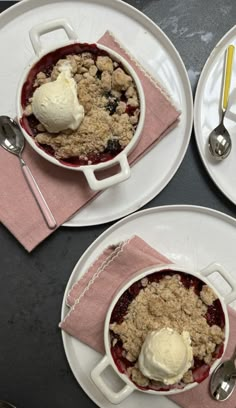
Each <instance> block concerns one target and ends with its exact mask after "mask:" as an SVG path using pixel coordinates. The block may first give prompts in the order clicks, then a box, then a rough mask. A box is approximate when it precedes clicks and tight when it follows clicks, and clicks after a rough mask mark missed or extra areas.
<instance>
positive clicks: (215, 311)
mask: <svg viewBox="0 0 236 408" xmlns="http://www.w3.org/2000/svg"><path fill="white" fill-rule="evenodd" d="M178 273H179V274H180V278H181V282H182V284H183V285H184V286H185V287H186V288H190V287H194V291H195V293H196V295H198V296H199V295H200V292H201V289H202V286H203V285H205V282H203V281H202V280H201V279H198V278H197V277H195V276H192V275H190V274H187V273H184V272H177V271H172V270H165V271H163V272H154V273H152V274H151V275H149V276H147V279H148V283H151V282H159V281H160V280H161V279H163V278H164V277H165V276H172V275H175V274H178ZM141 289H143V286H142V284H141V280H140V281H137V282H135V283H133V284H132V285H131V286H130V287H129V289H127V290H126V291H125V292H124V293H123V295H121V297H120V298H119V300H118V302H117V303H116V305H115V307H114V309H113V312H112V314H111V319H110V323H115V322H116V323H118V324H119V323H122V321H123V319H124V316H125V315H126V312H127V309H128V306H129V304H130V303H131V302H132V301H133V300H134V298H135V297H136V296H137V295H138V294H139V292H140V290H141ZM205 317H206V320H207V322H208V324H209V325H210V326H212V325H214V324H216V325H218V326H220V327H221V329H223V328H224V327H225V316H224V312H223V309H222V306H221V303H220V301H219V299H216V300H215V301H214V302H213V305H211V306H208V308H207V312H206V316H205ZM110 336H111V342H112V340H113V339H116V344H115V345H114V346H111V354H112V357H113V359H114V361H115V364H116V366H117V368H118V370H119V371H120V372H121V373H123V374H127V369H128V367H132V366H134V365H135V364H136V361H134V362H132V363H131V362H130V361H128V360H127V359H126V358H125V357H124V356H123V346H122V341H121V339H120V338H119V335H116V334H114V333H113V332H112V331H111V332H110ZM223 351H224V344H223V343H222V344H220V345H219V346H217V348H216V350H215V352H214V354H213V357H214V360H216V359H217V358H220V357H221V356H222V354H223ZM209 371H210V365H208V364H206V363H205V362H204V361H203V360H199V359H197V358H195V359H194V367H193V369H192V373H193V378H194V381H195V382H198V383H200V382H202V381H203V380H204V379H205V378H207V377H208V375H209ZM135 385H136V386H137V387H138V388H139V389H141V390H143V391H147V390H155V391H170V390H172V389H181V388H184V387H185V386H186V384H184V383H182V382H181V381H180V382H179V383H178V384H173V385H164V384H161V385H160V386H158V385H155V386H154V385H151V386H147V387H141V386H140V385H138V384H135Z"/></svg>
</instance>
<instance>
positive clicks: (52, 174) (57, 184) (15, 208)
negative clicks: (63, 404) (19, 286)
mask: <svg viewBox="0 0 236 408" xmlns="http://www.w3.org/2000/svg"><path fill="white" fill-rule="evenodd" d="M99 42H100V43H101V44H103V45H106V46H108V47H110V48H111V49H113V50H115V51H117V52H118V53H119V54H120V55H122V56H123V57H125V58H126V60H127V61H128V62H129V63H130V64H131V65H132V66H133V68H134V69H135V71H136V73H137V75H138V76H139V78H140V80H141V82H142V85H143V89H144V93H145V98H146V106H147V107H146V118H145V123H144V128H143V132H142V136H141V139H140V141H139V143H138V145H137V147H136V148H135V150H134V151H133V152H132V154H130V156H129V162H130V164H132V163H134V161H136V160H138V159H139V158H140V157H141V156H142V155H143V154H144V153H145V152H146V151H147V150H148V149H150V148H151V146H152V145H153V143H154V142H156V141H157V140H159V139H160V138H161V137H163V136H164V135H165V134H166V133H167V132H168V131H169V130H170V129H171V128H172V127H173V126H175V125H176V124H177V119H178V117H179V112H178V111H177V109H176V108H175V107H174V105H173V103H172V102H171V101H170V99H169V98H168V96H167V95H166V93H165V91H164V90H163V89H162V88H161V86H160V85H159V84H158V83H157V82H155V81H154V80H153V79H152V78H151V76H150V75H148V74H147V73H146V72H145V71H144V70H143V69H142V68H141V67H140V65H139V64H138V63H137V62H136V61H135V60H134V58H133V57H131V56H130V54H129V53H128V52H127V51H126V50H125V49H124V48H123V47H121V46H120V45H119V44H118V42H117V41H116V40H115V39H114V37H113V36H112V35H111V34H110V33H109V32H106V33H105V34H104V36H103V37H102V38H101V39H100V40H99ZM2 114H4V112H2ZM23 158H24V159H25V161H26V163H27V165H28V166H29V168H30V169H31V171H32V173H33V175H34V177H35V179H36V181H37V183H38V185H39V188H40V189H41V190H42V193H43V195H44V197H45V199H46V201H47V203H48V205H49V207H50V209H51V211H52V213H53V215H54V217H55V219H56V221H57V224H58V226H60V225H61V224H63V223H64V222H65V221H66V220H67V219H68V218H70V217H71V216H72V215H73V214H75V213H76V212H77V211H78V210H79V209H80V208H82V207H83V206H84V205H85V204H86V203H88V202H89V200H91V199H92V198H94V197H95V196H96V194H98V193H96V192H94V191H91V190H90V188H89V187H88V184H87V182H86V180H85V178H84V176H83V174H82V173H80V172H74V171H71V170H65V169H62V168H59V167H57V166H55V165H53V164H51V163H49V162H47V161H46V160H44V159H43V158H41V157H40V156H39V155H38V154H37V153H35V152H34V151H33V150H32V148H31V147H29V146H28V145H27V146H26V148H25V150H24V152H23ZM0 172H1V177H0V195H1V200H0V221H1V222H2V223H3V224H4V225H5V226H6V227H7V228H8V229H9V230H10V231H11V233H12V234H13V235H14V236H15V237H16V238H17V239H18V240H19V241H20V243H21V244H22V245H23V246H24V247H25V248H26V249H27V250H28V251H31V250H32V249H34V248H35V247H36V246H37V245H38V244H39V243H40V242H41V241H43V240H44V239H45V238H46V237H47V236H48V235H50V234H51V233H52V232H53V231H52V230H50V229H49V228H48V227H47V225H46V223H45V222H44V220H43V217H42V215H41V213H40V211H39V209H38V206H37V204H36V202H35V200H34V198H33V196H32V193H31V192H30V190H29V188H28V186H27V184H26V181H25V179H24V176H23V174H22V172H21V169H20V165H19V162H18V159H17V158H16V157H15V156H13V155H11V154H9V153H8V152H6V151H5V150H4V149H2V148H0Z"/></svg>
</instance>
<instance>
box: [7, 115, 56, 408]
mask: <svg viewBox="0 0 236 408" xmlns="http://www.w3.org/2000/svg"><path fill="white" fill-rule="evenodd" d="M0 145H1V146H2V147H3V148H4V149H5V150H7V151H8V152H10V153H13V154H15V155H16V156H18V157H19V160H20V163H21V168H22V171H23V173H24V176H25V178H26V180H27V182H28V185H29V187H30V189H31V191H32V193H33V195H34V198H35V200H36V202H37V204H38V206H39V208H40V210H41V212H42V214H43V217H44V219H45V221H46V223H47V225H48V228H50V229H54V228H56V226H57V223H56V220H55V218H54V217H53V215H52V213H51V211H50V209H49V207H48V205H47V203H46V201H45V199H44V197H43V195H42V193H41V191H40V189H39V187H38V185H37V183H36V181H35V179H34V177H33V175H32V173H31V171H30V169H29V167H28V166H27V165H26V164H25V162H24V160H23V159H22V157H21V154H22V151H23V149H24V145H25V139H24V136H23V134H22V132H21V130H20V128H19V126H18V124H17V123H16V122H15V121H14V120H13V119H11V118H9V117H8V116H0ZM0 408H1V407H0Z"/></svg>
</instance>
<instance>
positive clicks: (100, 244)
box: [61, 206, 236, 408]
mask: <svg viewBox="0 0 236 408" xmlns="http://www.w3.org/2000/svg"><path fill="white" fill-rule="evenodd" d="M134 234H136V235H138V236H140V237H141V238H142V239H144V240H145V241H146V242H147V243H148V244H149V245H151V246H152V247H153V248H155V249H157V250H159V251H160V252H161V253H163V254H164V255H165V256H166V257H167V258H169V259H171V260H172V261H173V262H174V263H176V264H178V265H182V266H185V267H187V268H190V269H194V270H200V269H202V268H203V267H205V266H207V265H208V264H210V263H212V262H214V261H217V262H219V263H221V264H222V265H223V266H224V267H225V268H226V269H227V270H228V272H229V273H231V274H232V276H233V277H235V279H236V271H235V263H236V256H235V242H236V220H235V219H233V218H231V217H229V216H227V215H225V214H223V213H220V212H218V211H214V210H210V209H208V208H203V207H194V206H166V207H157V208H151V209H149V210H144V211H139V212H137V213H135V214H132V215H130V216H129V217H126V218H124V219H123V220H121V221H119V222H117V223H116V224H114V225H113V226H112V227H110V228H109V229H108V230H106V231H105V232H104V233H103V234H101V235H100V236H99V237H98V238H97V239H96V240H95V241H94V242H93V243H92V245H90V247H89V248H88V249H87V250H86V252H85V253H84V255H83V256H82V257H81V258H80V259H79V261H78V263H77V264H76V265H75V268H74V270H73V272H72V274H71V277H70V279H69V282H68V284H67V287H66V290H65V294H64V299H63V304H62V312H61V318H62V319H64V317H65V316H66V314H67V313H68V307H67V306H66V297H67V294H68V291H69V289H70V288H71V287H72V286H73V284H74V283H75V282H76V281H77V280H78V279H80V278H81V277H82V276H83V275H84V273H85V272H86V270H87V269H88V267H89V266H90V265H91V264H92V263H93V262H94V261H95V260H96V258H97V257H98V256H99V255H100V254H101V252H102V251H103V250H104V249H105V248H106V247H107V246H108V245H111V244H113V243H114V244H115V243H117V242H119V241H122V240H125V239H127V238H130V237H131V236H133V235H134ZM212 283H213V284H214V285H215V286H216V287H217V289H218V290H219V292H220V293H222V291H224V292H225V291H226V290H227V289H228V288H227V287H225V285H223V284H222V280H221V279H219V277H218V275H217V274H216V276H215V275H214V274H213V275H212ZM231 305H232V306H233V307H234V308H235V309H236V301H234V303H232V304H231ZM62 338H63V345H64V349H65V353H66V356H67V359H68V363H69V365H70V367H71V370H72V372H73V374H74V376H75V378H76V380H77V381H78V383H79V384H80V386H81V387H82V388H83V389H84V391H85V392H86V393H87V395H88V396H89V397H90V398H91V399H92V400H93V401H94V402H95V404H96V405H97V406H99V407H100V408H114V405H112V404H111V403H110V402H109V401H107V400H106V398H105V397H104V396H103V394H102V393H101V392H100V390H99V389H97V387H96V386H95V385H94V383H93V382H92V380H91V377H90V372H91V370H92V368H93V367H94V366H95V365H96V364H97V363H98V361H99V360H100V359H101V355H100V354H98V353H97V352H95V351H94V350H92V349H91V348H90V347H88V346H86V345H85V344H83V343H82V342H80V341H78V340H77V339H75V338H73V337H71V336H69V335H68V334H67V333H65V332H62ZM109 378H110V380H111V382H112V384H114V388H115V387H117V389H118V387H119V385H120V382H119V378H118V377H117V375H116V374H115V373H114V372H113V371H109ZM138 406H140V407H145V406H148V407H149V408H157V407H161V408H174V407H176V404H174V403H173V402H172V401H170V400H169V399H168V398H165V397H157V396H155V395H147V394H145V393H140V392H138V391H136V392H134V393H133V394H132V395H130V396H129V397H128V398H127V399H126V400H124V401H122V403H121V404H119V407H120V408H134V407H138Z"/></svg>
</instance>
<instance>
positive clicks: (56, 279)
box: [0, 0, 236, 408]
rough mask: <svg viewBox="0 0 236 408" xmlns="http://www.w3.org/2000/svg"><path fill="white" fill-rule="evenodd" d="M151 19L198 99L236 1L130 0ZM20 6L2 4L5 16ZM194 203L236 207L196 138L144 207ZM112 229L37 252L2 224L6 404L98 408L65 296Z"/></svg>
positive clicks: (235, 16)
mask: <svg viewBox="0 0 236 408" xmlns="http://www.w3.org/2000/svg"><path fill="white" fill-rule="evenodd" d="M127 3H129V4H131V5H132V6H134V7H136V8H138V9H139V10H140V11H142V12H143V13H144V14H146V15H147V16H148V17H150V18H151V19H152V20H153V21H154V22H155V23H156V24H158V25H159V27H160V28H161V29H162V30H163V31H164V32H165V34H166V35H167V36H168V37H169V38H170V40H171V41H172V42H173V44H174V46H175V47H176V48H177V50H178V51H179V53H180V55H181V57H182V59H183V61H184V63H185V66H186V69H187V71H188V75H189V78H190V81H191V85H192V90H193V93H194V91H195V88H196V84H197V81H198V78H199V74H200V72H201V70H202V68H203V66H204V63H205V61H206V59H207V57H208V56H209V53H210V52H211V50H212V49H213V48H214V46H215V45H216V43H217V42H218V41H219V40H220V38H221V37H222V36H223V35H224V34H225V33H226V32H227V31H228V30H229V29H230V28H231V27H232V26H233V25H234V24H235V21H236V3H235V0H225V1H224V2H222V1H220V0H207V1H206V0H168V1H167V0H129V1H127ZM12 4H13V2H7V1H0V11H3V10H4V9H5V8H7V7H8V6H10V5H12ZM171 204H194V205H201V206H205V207H210V208H213V209H217V210H219V211H222V212H225V213H227V214H229V215H231V216H234V217H235V215H236V208H235V206H234V205H233V204H231V203H230V202H229V201H228V200H227V199H226V198H225V197H224V196H223V194H222V193H221V192H220V191H219V190H218V189H217V187H216V186H215V185H214V183H213V182H212V181H211V179H210V177H209V176H208V174H207V172H206V170H205V168H204V166H203V164H202V162H201V159H200V156H199V154H198V150H197V147H196V143H195V140H194V135H192V138H191V142H190V145H189V148H188V150H187V153H186V156H185V158H184V160H183V162H182V164H181V166H180V168H179V170H178V171H177V173H176V175H175V176H174V178H173V179H172V180H171V182H170V183H169V184H168V185H167V187H166V188H165V189H164V190H163V191H162V192H161V193H160V194H159V195H158V196H157V197H156V198H154V199H153V200H152V201H151V202H149V203H148V204H147V205H146V206H145V207H144V208H150V207H154V206H161V205H171ZM110 225H111V223H110V224H106V225H100V226H94V227H88V228H80V229H79V228H78V229H77V228H75V229H69V228H63V227H61V228H60V229H59V230H57V231H56V233H55V234H53V235H52V236H50V237H49V238H48V239H47V240H45V241H44V242H43V243H42V244H41V245H39V246H38V247H37V248H36V249H35V250H34V251H33V252H32V253H31V254H28V253H26V251H25V250H24V249H23V247H22V246H21V245H20V244H19V243H18V242H17V241H16V240H15V238H14V237H13V236H12V235H11V234H10V233H9V231H8V230H7V229H5V228H4V227H3V226H2V225H0V243H1V244H0V259H1V261H0V269H1V285H0V299H1V309H0V316H1V317H0V322H1V334H0V350H1V352H0V378H1V381H0V399H5V400H9V401H11V402H12V403H14V404H15V405H16V406H17V407H18V408H31V407H34V408H42V407H46V408H47V407H53V408H64V407H66V408H72V407H75V406H80V407H83V408H85V407H86V408H92V407H95V404H94V403H93V402H92V401H91V400H90V399H89V398H88V397H87V395H86V394H85V393H84V392H83V390H82V389H81V388H80V386H79V385H78V384H77V382H76V380H75V378H74V376H73V374H72V372H71V370H70V368H69V366H68V363H67V360H66V357H65V353H64V350H63V346H62V341H61V335H60V331H59V329H58V327H57V324H58V322H59V320H60V311H61V303H62V297H63V294H64V290H65V286H66V284H67V281H68V278H69V276H70V274H71V271H72V269H73V267H74V265H75V264H76V262H77V260H78V259H79V258H80V256H81V255H82V254H83V252H84V251H85V250H86V248H87V247H88V246H89V245H90V244H91V243H92V242H93V241H94V239H95V238H96V237H98V236H99V235H100V234H101V233H102V232H103V231H105V230H106V229H107V228H108V227H109V226H110Z"/></svg>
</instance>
